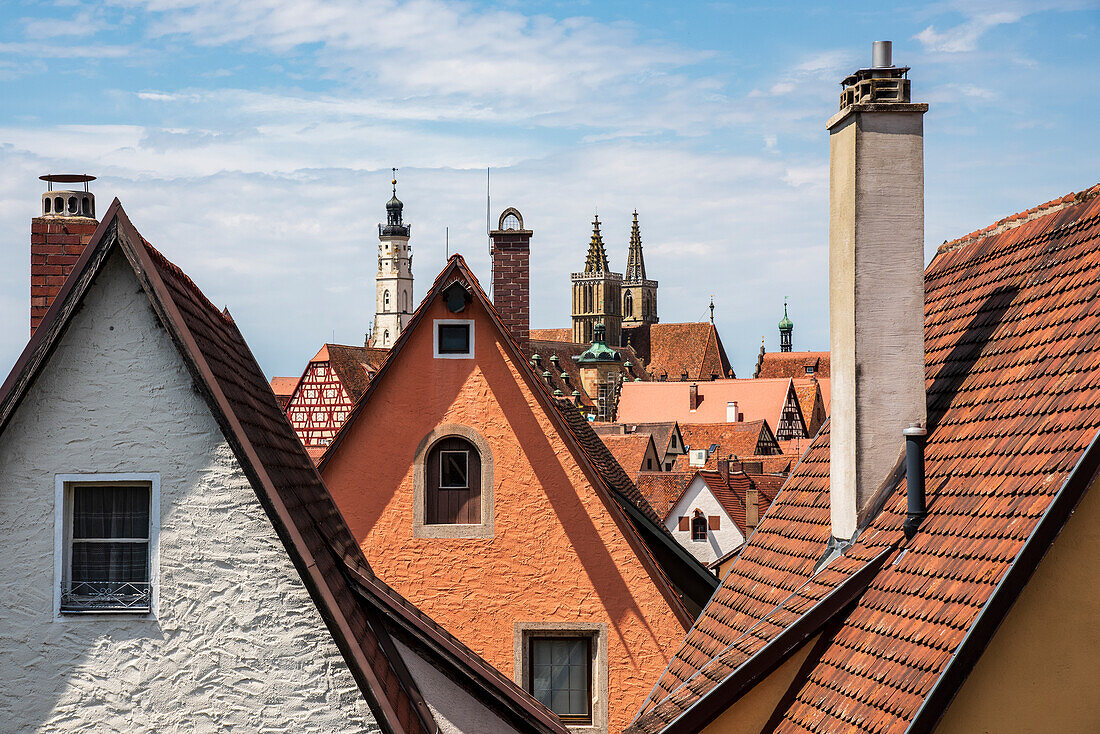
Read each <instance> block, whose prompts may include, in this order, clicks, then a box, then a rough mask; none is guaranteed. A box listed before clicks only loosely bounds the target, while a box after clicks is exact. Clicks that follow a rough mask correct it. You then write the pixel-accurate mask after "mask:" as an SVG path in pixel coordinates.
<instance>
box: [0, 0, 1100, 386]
mask: <svg viewBox="0 0 1100 734" xmlns="http://www.w3.org/2000/svg"><path fill="white" fill-rule="evenodd" d="M875 40H892V41H893V42H894V63H895V64H897V65H899V66H901V65H903V66H909V67H912V71H911V72H910V78H911V79H912V80H913V81H912V95H913V100H914V101H918V102H927V103H929V105H930V109H929V112H928V114H927V115H926V116H925V220H926V221H925V243H926V244H925V256H926V259H931V257H932V256H933V255H934V254H935V249H936V247H937V246H938V245H939V244H940V243H942V242H943V241H945V240H948V239H954V238H956V237H959V236H961V235H963V234H966V233H967V232H970V231H973V230H975V229H979V228H981V227H984V226H986V225H988V224H990V223H992V222H994V221H995V220H997V219H1000V218H1002V217H1004V216H1007V215H1009V214H1012V213H1014V212H1017V211H1020V210H1023V209H1026V208H1029V207H1031V206H1034V205H1036V204H1039V203H1041V202H1045V201H1048V200H1050V199H1053V198H1056V197H1058V196H1061V195H1063V194H1066V193H1069V192H1072V191H1079V190H1081V189H1085V188H1087V187H1089V186H1091V185H1093V184H1095V183H1097V182H1098V181H1100V144H1098V143H1097V141H1098V140H1100V82H1098V81H1097V75H1096V74H1095V73H1094V71H1095V69H1096V68H1098V67H1100V63H1098V62H1100V0H1066V1H1064V2H1058V1H1055V2H1030V1H1028V0H1020V1H1014V0H1001V1H996V2H962V1H957V2H955V1H951V0H947V1H945V2H930V3H928V2H926V3H921V2H908V3H904V4H898V5H896V6H891V4H890V3H884V2H881V0H879V1H877V2H859V1H852V0H848V1H845V2H835V1H833V2H828V1H822V2H812V3H797V2H787V3H767V2H759V3H758V2H737V3H732V2H694V3H693V2H679V3H669V2H648V1H644V0H643V1H641V2H638V1H635V2H618V1H612V0H608V1H606V2H597V1H595V0H593V1H592V2H572V1H562V2H551V3H520V2H468V1H464V0H413V1H412V2H396V1H395V0H333V1H328V0H326V1H322V0H297V1H296V2H293V3H288V2H285V0H218V1H216V2H204V1H200V0H147V1H142V0H108V2H96V3H84V2H79V1H78V0H58V1H57V2H53V3H50V2H40V1H36V2H24V1H22V0H0V100H2V104H0V371H2V372H3V373H4V374H6V373H7V371H8V370H9V369H10V366H11V365H12V364H14V362H15V360H16V358H17V357H18V355H19V353H20V352H21V351H22V349H23V347H24V345H25V343H26V339H27V333H28V318H29V317H28V309H29V306H28V303H29V278H28V272H29V267H30V266H29V261H30V257H29V230H30V221H29V220H30V219H31V217H33V216H35V215H36V214H37V212H38V208H39V206H40V195H41V193H42V192H43V191H44V184H43V183H42V182H41V181H39V180H38V178H37V177H38V176H39V175H42V174H44V173H51V172H53V173H59V172H64V173H71V172H77V173H89V174H93V175H96V176H98V177H99V178H98V180H97V181H95V182H94V183H93V184H92V187H93V188H92V190H93V192H94V193H95V195H96V197H97V204H98V208H99V211H100V212H102V211H105V210H106V208H107V206H108V205H109V204H110V202H111V200H112V199H113V198H114V197H118V198H119V199H120V200H121V201H122V204H123V206H124V207H125V209H126V211H127V213H128V214H129V216H130V218H131V220H132V221H133V222H134V224H135V225H136V226H137V228H138V230H139V231H140V232H141V233H142V234H143V235H144V236H145V238H146V239H148V240H149V241H151V242H152V243H153V244H154V245H156V246H157V247H158V249H160V250H161V251H162V252H163V253H164V254H165V255H166V256H167V257H169V258H170V259H171V260H173V261H174V262H176V263H177V264H178V265H180V266H181V267H182V268H183V269H184V270H185V271H186V272H187V273H188V274H189V275H190V276H191V277H192V279H193V280H195V282H196V283H197V284H198V285H199V287H200V288H202V289H203V291H204V292H205V293H206V294H207V295H208V296H209V297H210V299H211V300H212V301H214V303H216V304H217V305H219V306H222V305H224V306H228V307H229V309H230V311H231V312H232V314H233V316H234V318H235V320H236V322H237V324H238V326H239V327H240V328H241V330H242V332H243V333H244V335H245V338H246V339H247V340H248V342H249V345H250V346H251V348H252V351H253V352H254V353H255V355H256V357H257V359H258V360H259V362H260V365H261V367H263V369H264V371H265V372H266V373H267V374H268V375H269V376H271V375H298V374H300V373H301V372H302V370H303V369H304V367H305V364H306V362H307V361H308V359H309V358H310V357H312V355H313V354H314V353H315V352H316V351H317V350H318V348H319V347H320V345H321V344H322V343H324V342H326V341H335V342H339V343H345V344H362V343H363V340H364V335H365V333H366V332H367V331H368V330H369V328H370V324H371V320H372V318H373V310H374V295H375V288H374V274H375V270H376V267H377V259H376V258H377V246H378V239H377V227H376V225H377V223H378V222H379V221H381V220H383V219H384V214H385V210H384V206H385V202H386V200H387V199H388V198H389V196H390V186H389V181H390V176H391V174H390V168H391V167H398V168H399V172H398V174H397V175H398V179H399V184H398V194H399V196H400V198H401V199H402V200H403V201H404V203H405V218H406V221H408V222H411V224H412V228H413V229H412V235H413V236H412V240H411V245H412V247H413V252H414V257H413V269H414V273H415V276H416V286H415V291H416V293H415V295H416V297H417V298H420V297H421V296H422V295H423V293H424V289H425V288H426V287H427V286H428V285H430V283H431V282H432V281H433V280H434V278H435V275H436V274H437V273H438V272H439V270H440V269H441V268H442V266H443V264H444V262H445V259H446V242H447V234H446V233H447V232H448V231H449V242H450V250H451V252H456V251H457V252H461V253H462V254H463V255H464V256H465V257H466V259H467V261H468V262H469V263H470V264H471V266H472V267H473V268H474V270H475V272H476V273H477V275H478V276H479V278H480V279H481V281H482V283H483V284H484V285H486V286H487V285H488V278H489V257H488V245H487V238H486V235H485V222H486V169H487V168H488V169H490V171H491V172H490V175H489V182H490V195H491V201H492V206H491V209H492V218H493V221H494V222H495V220H496V217H497V216H498V215H499V213H500V212H501V211H502V210H503V209H504V208H505V207H507V206H515V207H517V208H518V209H519V210H520V211H521V212H522V214H523V217H524V223H525V225H526V227H527V228H529V229H532V230H533V231H534V235H533V238H532V244H531V248H532V252H531V259H532V262H531V264H532V275H531V280H532V282H531V291H532V304H531V320H532V326H533V327H534V328H546V327H564V326H568V325H569V308H570V283H569V273H570V272H571V271H574V270H580V269H581V266H582V265H583V262H584V255H585V251H586V249H587V244H588V240H589V236H590V234H591V226H592V225H591V222H592V217H593V214H595V213H596V212H598V213H599V217H600V221H601V224H602V230H603V234H604V242H605V244H606V246H607V248H608V256H609V258H610V261H611V265H612V269H613V270H615V271H618V272H622V270H623V268H624V267H625V261H626V252H627V243H628V241H629V236H630V221H631V212H633V211H634V210H635V209H637V211H638V213H639V219H640V222H641V232H642V240H643V244H644V248H645V258H646V267H647V271H648V276H649V277H650V278H655V279H657V280H658V281H659V282H660V290H659V296H658V298H659V313H660V318H661V320H662V321H667V322H677V321H696V320H703V319H705V318H706V317H707V314H708V303H709V302H710V299H711V298H712V297H713V299H714V303H715V322H716V324H717V326H718V329H719V332H720V334H721V336H722V340H723V343H724V345H725V348H726V351H727V352H728V354H729V356H730V359H731V361H732V362H733V366H734V369H735V370H736V372H737V374H738V375H739V376H742V377H748V376H751V374H752V367H753V365H754V363H755V360H756V355H757V353H758V351H759V348H760V343H761V338H763V339H764V342H765V344H766V347H767V349H768V350H769V351H774V350H777V349H778V332H777V329H776V325H777V322H778V321H779V319H780V317H781V316H782V312H783V303H784V299H786V300H787V301H788V303H789V310H790V316H791V319H792V320H793V321H794V323H795V331H794V344H795V349H827V348H828V268H827V263H828V182H827V172H828V137H827V133H826V131H825V122H826V120H828V118H829V117H830V116H831V115H832V114H834V113H835V111H836V109H837V103H838V95H839V92H840V86H839V82H840V81H841V79H843V77H844V76H845V75H846V74H848V73H850V72H852V71H854V70H855V69H857V68H860V67H864V66H868V65H870V57H871V43H872V41H875Z"/></svg>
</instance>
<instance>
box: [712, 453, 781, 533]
mask: <svg viewBox="0 0 1100 734" xmlns="http://www.w3.org/2000/svg"><path fill="white" fill-rule="evenodd" d="M698 476H699V478H700V479H702V480H703V482H704V483H706V485H707V489H709V490H710V492H711V494H713V495H714V498H715V499H716V500H718V504H720V505H722V509H723V510H725V511H726V514H727V515H729V516H730V519H731V520H733V522H734V524H735V525H736V526H737V529H738V530H740V531H741V534H742V535H743V536H744V537H746V538H747V537H749V533H751V532H752V528H750V527H749V526H748V522H747V519H746V517H745V508H746V507H747V502H748V490H749V489H756V490H757V502H758V503H759V504H758V512H759V514H758V515H757V517H758V518H759V517H763V516H764V513H765V512H767V509H768V505H770V504H771V503H772V500H774V499H775V489H774V484H773V483H771V482H769V483H767V484H766V485H765V486H760V485H758V484H757V483H756V482H755V481H754V480H753V478H752V477H750V476H749V475H748V474H746V473H745V472H741V471H731V472H730V473H729V477H728V478H727V477H725V476H723V475H722V473H721V472H717V471H707V470H703V471H700V472H699V474H698Z"/></svg>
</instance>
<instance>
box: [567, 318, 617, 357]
mask: <svg viewBox="0 0 1100 734" xmlns="http://www.w3.org/2000/svg"><path fill="white" fill-rule="evenodd" d="M592 331H593V334H592V337H593V338H592V346H590V347H589V348H588V349H586V350H584V352H583V353H582V354H581V356H580V357H578V358H577V364H596V363H598V362H620V361H622V355H620V354H619V353H618V352H616V351H615V350H614V349H612V348H611V347H609V346H607V344H606V343H604V338H605V337H604V334H605V333H606V332H605V330H604V325H603V324H596V325H595V326H594V327H593V328H592Z"/></svg>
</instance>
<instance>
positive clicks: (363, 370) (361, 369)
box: [314, 344, 390, 402]
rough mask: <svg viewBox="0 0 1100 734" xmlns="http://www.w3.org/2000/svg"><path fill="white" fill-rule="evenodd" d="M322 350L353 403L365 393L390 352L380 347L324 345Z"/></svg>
mask: <svg viewBox="0 0 1100 734" xmlns="http://www.w3.org/2000/svg"><path fill="white" fill-rule="evenodd" d="M324 350H325V351H326V352H328V363H329V365H330V366H331V367H332V369H333V371H334V372H335V373H336V376H337V377H338V378H339V379H340V384H342V385H343V386H344V389H345V390H347V392H348V397H350V398H351V399H352V401H353V402H354V401H356V400H358V399H359V397H360V396H361V395H362V394H363V393H364V392H366V390H367V385H368V384H369V383H370V378H371V376H372V375H374V374H376V373H377V372H378V370H379V368H381V366H382V363H383V362H385V361H386V356H387V355H388V354H389V352H390V350H389V349H382V348H381V347H353V346H349V345H347V344H325V346H324ZM314 360H316V357H315V358H314Z"/></svg>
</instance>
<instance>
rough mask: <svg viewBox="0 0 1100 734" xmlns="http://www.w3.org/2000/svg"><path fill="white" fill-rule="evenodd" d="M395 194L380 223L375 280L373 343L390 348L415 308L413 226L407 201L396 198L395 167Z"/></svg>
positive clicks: (395, 176) (387, 205)
mask: <svg viewBox="0 0 1100 734" xmlns="http://www.w3.org/2000/svg"><path fill="white" fill-rule="evenodd" d="M393 173H394V178H393V181H391V182H390V183H391V184H392V185H393V198H392V199H390V200H389V201H388V202H386V224H385V225H382V224H379V225H378V273H377V275H375V278H374V282H375V287H376V291H377V301H376V303H375V307H374V334H373V336H372V337H371V346H373V347H385V348H389V347H392V346H393V343H394V342H395V341H397V337H398V336H400V335H401V332H402V331H403V330H404V328H405V326H406V325H407V324H408V323H409V319H411V318H412V312H413V274H412V251H411V250H410V249H409V233H410V231H411V230H412V227H411V226H409V225H408V224H405V223H404V222H403V221H402V209H403V208H404V204H402V203H401V200H400V199H398V198H397V169H396V168H395V169H393Z"/></svg>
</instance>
